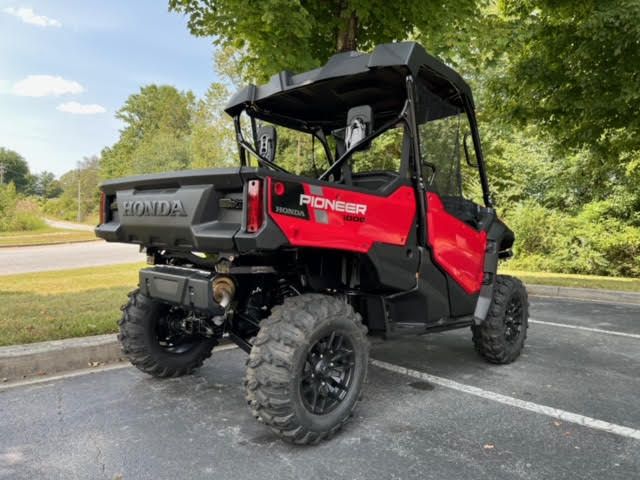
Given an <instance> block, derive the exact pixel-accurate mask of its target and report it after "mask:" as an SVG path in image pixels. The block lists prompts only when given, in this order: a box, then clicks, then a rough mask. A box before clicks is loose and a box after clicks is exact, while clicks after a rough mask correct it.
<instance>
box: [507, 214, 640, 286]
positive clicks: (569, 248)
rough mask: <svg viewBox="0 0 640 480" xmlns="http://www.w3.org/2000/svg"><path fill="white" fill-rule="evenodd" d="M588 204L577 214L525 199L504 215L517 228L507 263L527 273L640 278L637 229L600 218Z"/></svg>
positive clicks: (618, 221) (639, 246)
mask: <svg viewBox="0 0 640 480" xmlns="http://www.w3.org/2000/svg"><path fill="white" fill-rule="evenodd" d="M597 208H598V206H597V205H593V204H589V205H587V206H585V207H584V209H583V210H582V211H581V212H580V213H579V214H578V215H576V216H570V215H567V214H565V213H561V212H559V211H556V210H551V209H549V208H545V207H543V206H541V205H539V204H537V203H535V202H533V201H526V202H524V203H522V204H519V205H518V206H517V207H516V208H514V209H513V210H512V211H511V212H510V213H509V214H508V215H507V217H506V220H507V223H508V224H509V226H510V227H511V228H513V230H514V231H515V232H516V238H517V241H516V245H515V249H514V251H515V253H516V257H515V259H514V260H511V261H510V262H509V267H510V268H514V269H521V270H531V271H549V272H567V273H586V274H593V275H618V276H640V228H638V227H633V226H629V225H626V224H625V223H624V222H622V221H621V220H619V219H616V218H608V219H603V218H602V217H600V216H599V215H598V214H597V213H596V211H597Z"/></svg>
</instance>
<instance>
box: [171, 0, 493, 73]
mask: <svg viewBox="0 0 640 480" xmlns="http://www.w3.org/2000/svg"><path fill="white" fill-rule="evenodd" d="M478 3H481V2H480V1H479V0H478V1H477V0H458V1H457V2H455V4H454V2H441V1H437V0H423V1H420V2H416V1H413V0H397V1H395V2H388V1H379V0H376V1H371V0H310V1H305V2H301V1H299V0H264V1H261V2H247V1H245V0H169V8H170V9H171V10H173V11H176V12H179V13H184V14H187V15H188V18H189V29H190V30H191V32H192V33H193V34H194V35H197V36H211V37H213V38H214V43H215V44H216V45H217V46H219V47H223V48H225V47H232V49H234V50H239V51H241V52H242V58H241V59H239V69H238V70H239V71H240V72H241V73H243V77H244V78H245V79H248V78H252V79H258V80H264V79H265V78H268V77H269V76H270V75H272V74H274V73H276V72H278V71H280V70H285V69H288V70H291V69H294V70H299V71H301V70H307V69H310V68H314V67H317V66H319V65H321V64H322V63H324V62H325V61H326V60H327V59H328V58H329V57H330V56H331V55H332V54H334V53H336V52H343V51H349V50H356V49H359V50H367V49H371V48H372V47H373V46H375V45H377V44H380V43H386V42H392V41H399V40H404V39H406V38H408V37H410V36H411V35H412V34H413V33H415V31H416V29H417V30H421V31H425V32H426V31H428V32H430V38H435V37H436V36H437V35H438V34H439V33H444V32H450V31H451V30H456V31H462V30H463V29H464V28H465V25H467V24H468V22H470V21H471V19H472V18H474V16H476V15H477V13H478V7H477V4H478Z"/></svg>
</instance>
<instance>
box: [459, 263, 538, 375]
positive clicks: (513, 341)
mask: <svg viewBox="0 0 640 480" xmlns="http://www.w3.org/2000/svg"><path fill="white" fill-rule="evenodd" d="M528 328H529V299H528V296H527V290H526V288H525V287H524V285H523V284H522V282H521V281H520V280H519V279H517V278H515V277H510V276H508V275H498V277H497V278H496V284H495V286H494V290H493V299H492V301H491V307H490V308H489V314H488V315H487V318H486V319H485V321H484V322H483V323H482V324H480V325H473V326H472V327H471V331H472V332H473V343H474V345H475V348H476V351H477V352H478V353H479V354H480V355H482V356H483V357H484V358H485V360H487V361H488V362H490V363H497V364H506V363H511V362H513V361H514V360H515V359H516V358H518V357H519V356H520V353H521V352H522V349H523V347H524V342H525V340H526V338H527V329H528Z"/></svg>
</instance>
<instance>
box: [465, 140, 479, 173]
mask: <svg viewBox="0 0 640 480" xmlns="http://www.w3.org/2000/svg"><path fill="white" fill-rule="evenodd" d="M470 138H471V134H470V133H469V132H467V133H465V134H464V137H463V138H462V146H463V147H464V159H465V160H466V161H467V165H469V166H470V167H472V168H477V167H478V162H477V160H476V161H475V162H472V161H471V153H470V152H471V150H470V149H469V139H470ZM472 148H473V147H472ZM473 152H474V154H473V156H474V157H475V150H473Z"/></svg>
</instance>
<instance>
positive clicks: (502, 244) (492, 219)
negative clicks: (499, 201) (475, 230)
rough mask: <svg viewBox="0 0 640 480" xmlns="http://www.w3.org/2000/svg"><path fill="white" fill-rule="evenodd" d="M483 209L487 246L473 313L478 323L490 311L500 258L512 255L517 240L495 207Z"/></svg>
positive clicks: (481, 225) (483, 319)
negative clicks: (480, 285)
mask: <svg viewBox="0 0 640 480" xmlns="http://www.w3.org/2000/svg"><path fill="white" fill-rule="evenodd" d="M483 210H484V212H483V213H484V218H483V219H482V221H481V222H480V227H481V230H484V231H486V232H487V247H486V251H485V256H484V278H483V281H482V287H481V288H480V294H479V295H478V300H477V302H476V308H475V311H474V313H473V321H474V323H475V324H476V325H480V324H481V323H482V322H484V321H485V319H486V318H487V314H488V313H489V307H490V306H491V300H492V299H493V289H494V286H495V283H496V276H497V274H498V260H499V259H500V258H508V257H510V256H511V250H510V249H511V247H512V246H513V242H514V241H515V235H514V233H513V231H511V230H510V229H509V227H507V226H506V225H505V224H504V223H503V222H502V221H500V220H499V219H498V218H497V216H496V212H495V210H494V209H493V208H486V209H483Z"/></svg>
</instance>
